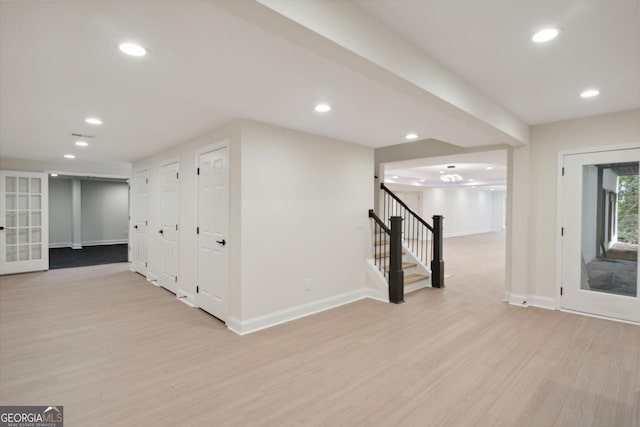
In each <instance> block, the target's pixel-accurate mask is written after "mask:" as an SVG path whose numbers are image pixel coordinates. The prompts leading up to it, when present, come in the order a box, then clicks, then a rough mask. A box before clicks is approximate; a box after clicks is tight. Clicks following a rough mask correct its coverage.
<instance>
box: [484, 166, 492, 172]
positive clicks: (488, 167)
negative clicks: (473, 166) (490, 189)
mask: <svg viewBox="0 0 640 427" xmlns="http://www.w3.org/2000/svg"><path fill="white" fill-rule="evenodd" d="M485 169H486V170H488V171H490V170H491V169H493V166H487V167H486V168H485Z"/></svg>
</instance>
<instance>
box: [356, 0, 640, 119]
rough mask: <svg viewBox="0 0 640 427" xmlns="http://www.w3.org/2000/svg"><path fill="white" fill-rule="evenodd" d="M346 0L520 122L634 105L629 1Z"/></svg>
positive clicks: (639, 73) (637, 86) (638, 100)
mask: <svg viewBox="0 0 640 427" xmlns="http://www.w3.org/2000/svg"><path fill="white" fill-rule="evenodd" d="M356 1H357V3H358V4H359V5H360V6H361V7H362V8H364V9H366V10H367V11H369V12H370V13H372V14H373V15H375V16H376V17H378V18H379V19H380V20H381V21H383V22H384V23H385V24H386V25H387V26H389V27H391V28H392V29H393V30H394V31H396V32H397V33H399V34H400V35H401V36H403V37H405V38H406V39H407V40H409V41H410V42H412V43H414V44H415V45H417V46H418V47H420V48H421V49H423V50H425V51H427V52H429V53H430V54H431V56H433V57H434V58H435V59H436V60H438V61H440V62H441V63H443V64H444V65H446V66H447V67H448V68H449V69H451V70H453V71H454V72H455V73H456V74H458V75H459V76H461V77H462V78H463V79H465V80H466V81H468V82H469V83H471V84H472V85H473V86H475V87H476V88H479V89H481V90H482V91H484V92H485V93H486V94H487V95H489V96H490V97H491V98H493V99H494V100H496V101H497V102H498V103H499V104H501V105H502V106H504V107H506V108H507V109H508V110H510V111H511V112H513V113H515V114H516V115H517V116H519V117H520V118H522V119H523V120H524V121H525V122H527V123H529V124H540V123H547V122H553V121H559V120H565V119H572V118H577V117H585V116H593V115H597V114H603V113H609V112H614V111H622V110H628V109H632V108H638V107H639V106H640V1H638V0H482V1H473V0H356ZM545 27H557V28H559V29H560V35H559V36H558V37H557V38H556V39H555V40H553V41H552V42H550V43H548V44H541V45H536V44H533V43H531V41H530V37H531V36H532V35H533V33H534V32H536V31H538V30H539V29H542V28H545ZM589 87H595V88H598V89H600V92H601V94H600V96H599V97H597V98H595V99H588V100H583V99H580V98H579V97H578V95H579V94H580V93H581V92H582V91H583V90H584V89H586V88H589Z"/></svg>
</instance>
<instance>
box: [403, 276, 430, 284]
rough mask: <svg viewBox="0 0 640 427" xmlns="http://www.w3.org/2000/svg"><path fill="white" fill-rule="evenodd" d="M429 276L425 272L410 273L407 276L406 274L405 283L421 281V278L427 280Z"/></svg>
mask: <svg viewBox="0 0 640 427" xmlns="http://www.w3.org/2000/svg"><path fill="white" fill-rule="evenodd" d="M428 278H429V276H426V275H424V274H409V275H407V276H404V284H405V285H408V284H411V283H414V282H419V281H420V280H426V279H428Z"/></svg>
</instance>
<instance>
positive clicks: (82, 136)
mask: <svg viewBox="0 0 640 427" xmlns="http://www.w3.org/2000/svg"><path fill="white" fill-rule="evenodd" d="M71 136H73V137H76V138H95V136H93V135H83V134H81V133H72V134H71Z"/></svg>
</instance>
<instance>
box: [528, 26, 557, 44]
mask: <svg viewBox="0 0 640 427" xmlns="http://www.w3.org/2000/svg"><path fill="white" fill-rule="evenodd" d="M559 33H560V32H559V31H558V29H557V28H545V29H544V30H541V31H538V32H537V33H535V34H534V35H533V36H531V41H532V42H534V43H544V42H548V41H550V40H553V39H555V38H556V37H557V36H558V34H559Z"/></svg>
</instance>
